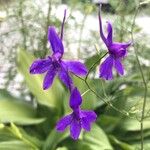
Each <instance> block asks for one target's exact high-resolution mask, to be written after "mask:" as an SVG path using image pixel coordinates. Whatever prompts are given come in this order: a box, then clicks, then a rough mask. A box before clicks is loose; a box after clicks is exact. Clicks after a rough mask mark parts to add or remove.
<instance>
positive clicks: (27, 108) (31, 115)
mask: <svg viewBox="0 0 150 150" xmlns="http://www.w3.org/2000/svg"><path fill="white" fill-rule="evenodd" d="M44 120H45V119H44V118H37V117H36V110H35V109H34V108H33V107H32V106H31V105H29V104H28V103H27V102H24V101H23V100H15V98H14V97H13V96H10V95H9V97H6V99H5V97H3V98H2V99H0V122H2V123H10V122H14V123H16V124H21V125H31V124H38V123H41V122H43V121H44Z"/></svg>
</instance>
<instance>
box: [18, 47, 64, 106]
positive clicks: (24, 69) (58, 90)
mask: <svg viewBox="0 0 150 150" xmlns="http://www.w3.org/2000/svg"><path fill="white" fill-rule="evenodd" d="M34 60H35V58H34V57H33V56H32V55H31V54H29V53H28V52H26V51H25V50H21V49H20V50H19V53H18V69H19V71H20V72H21V73H22V74H23V76H24V78H25V81H26V83H27V85H28V87H29V89H30V91H31V92H32V93H33V95H34V96H35V97H36V98H37V101H38V102H39V103H40V104H43V105H46V106H49V107H57V106H59V105H58V103H57V102H58V101H57V100H61V98H62V94H63V92H64V91H63V87H62V85H61V84H60V82H59V81H58V80H57V79H55V81H54V82H55V84H53V86H52V87H51V88H50V89H49V90H43V89H42V85H43V77H42V76H41V75H31V74H30V73H29V67H30V65H31V64H32V63H33V61H34Z"/></svg>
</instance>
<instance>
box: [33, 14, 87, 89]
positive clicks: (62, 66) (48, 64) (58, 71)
mask: <svg viewBox="0 0 150 150" xmlns="http://www.w3.org/2000/svg"><path fill="white" fill-rule="evenodd" d="M65 16H66V11H65V13H64V19H63V23H62V29H61V38H60V37H59V36H58V34H57V33H56V30H55V27H53V26H50V27H49V28H48V41H49V42H50V45H51V49H52V51H53V54H52V56H48V57H47V58H45V59H38V60H35V61H34V62H33V63H32V65H31V67H30V73H31V74H42V73H45V72H46V75H45V78H44V82H43V89H44V90H46V89H48V88H49V87H51V85H52V83H53V80H54V78H55V76H56V75H58V76H59V78H60V80H61V81H62V82H63V83H64V84H65V85H66V86H67V88H69V89H70V91H71V88H72V87H73V82H72V79H71V77H70V75H69V73H70V72H71V73H74V74H76V75H80V76H84V75H86V73H87V69H86V67H85V65H84V64H82V63H81V62H79V61H64V60H62V57H63V54H64V46H63V43H62V37H63V26H64V21H65Z"/></svg>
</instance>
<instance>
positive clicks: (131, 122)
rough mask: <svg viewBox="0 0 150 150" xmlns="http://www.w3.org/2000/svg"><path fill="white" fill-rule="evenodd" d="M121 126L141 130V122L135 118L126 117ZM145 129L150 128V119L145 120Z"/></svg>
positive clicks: (126, 128) (128, 129) (131, 129)
mask: <svg viewBox="0 0 150 150" xmlns="http://www.w3.org/2000/svg"><path fill="white" fill-rule="evenodd" d="M120 126H121V128H122V129H123V130H126V131H140V130H141V127H140V122H139V121H137V120H135V119H126V120H124V121H123V122H122V123H121V125H120ZM143 129H144V130H146V129H150V119H145V120H144V121H143Z"/></svg>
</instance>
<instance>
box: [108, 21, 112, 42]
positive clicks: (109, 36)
mask: <svg viewBox="0 0 150 150" xmlns="http://www.w3.org/2000/svg"><path fill="white" fill-rule="evenodd" d="M107 23H108V25H107V31H108V35H107V42H108V45H110V44H112V34H113V29H112V24H111V23H110V22H107Z"/></svg>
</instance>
